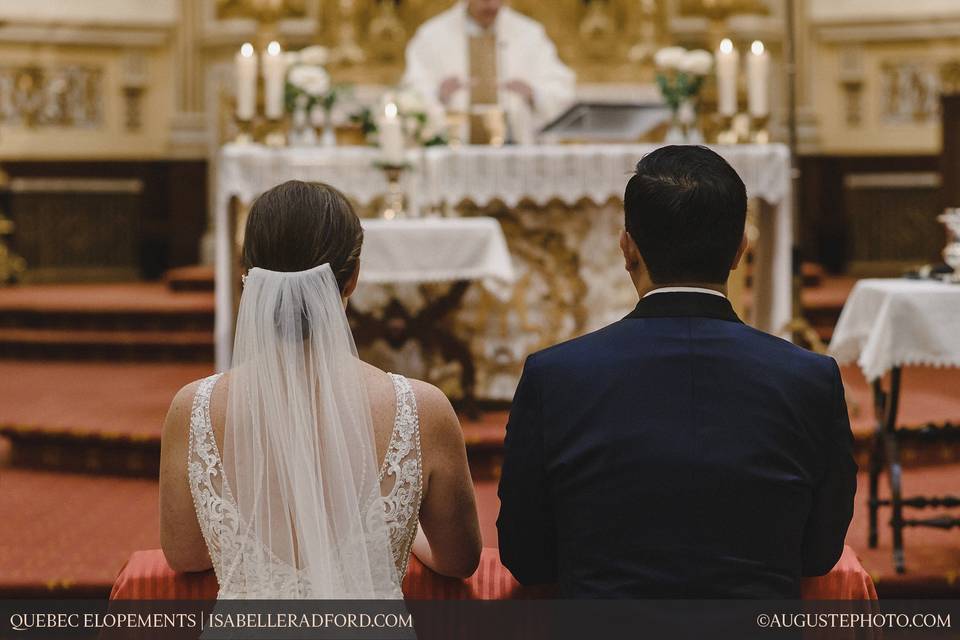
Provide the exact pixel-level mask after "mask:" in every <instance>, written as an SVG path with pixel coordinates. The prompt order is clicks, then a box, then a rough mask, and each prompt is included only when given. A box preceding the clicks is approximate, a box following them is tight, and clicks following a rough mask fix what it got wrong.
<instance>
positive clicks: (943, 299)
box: [830, 278, 960, 380]
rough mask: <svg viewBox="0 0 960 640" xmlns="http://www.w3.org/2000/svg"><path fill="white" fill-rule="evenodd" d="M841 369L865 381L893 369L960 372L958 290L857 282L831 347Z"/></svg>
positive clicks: (880, 281)
mask: <svg viewBox="0 0 960 640" xmlns="http://www.w3.org/2000/svg"><path fill="white" fill-rule="evenodd" d="M830 353H831V354H832V355H833V356H834V357H835V358H836V359H837V361H838V362H839V363H840V364H848V363H851V362H856V363H857V364H858V365H859V366H860V368H861V369H862V370H863V375H864V376H865V377H866V378H867V380H876V379H877V378H880V377H881V376H883V374H884V373H886V372H887V371H889V370H890V369H892V368H893V367H901V366H907V365H925V366H933V367H960V285H956V284H946V283H941V282H933V281H924V280H908V279H900V278H897V279H867V280H860V281H859V282H858V283H857V284H856V286H855V287H854V288H853V292H851V294H850V298H849V299H848V300H847V303H846V304H845V305H844V307H843V311H842V313H841V314H840V320H839V322H838V323H837V327H836V329H835V330H834V332H833V339H832V340H831V341H830Z"/></svg>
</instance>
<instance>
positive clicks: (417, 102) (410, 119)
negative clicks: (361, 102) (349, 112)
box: [355, 87, 447, 147]
mask: <svg viewBox="0 0 960 640" xmlns="http://www.w3.org/2000/svg"><path fill="white" fill-rule="evenodd" d="M391 102H392V103H394V104H396V105H397V116H398V117H399V118H400V123H401V126H402V128H403V133H404V136H405V137H406V138H407V143H408V144H409V146H417V147H428V146H434V145H441V144H446V142H447V136H446V131H447V117H446V112H445V111H444V110H443V107H441V106H440V105H438V104H436V103H433V102H431V101H429V100H426V99H424V97H423V96H422V95H421V94H420V93H419V92H417V91H416V90H414V89H411V88H409V87H404V88H401V89H399V90H397V91H391V92H387V93H385V94H384V95H383V96H382V97H381V98H380V101H379V102H378V103H377V104H376V105H375V106H374V107H372V108H368V109H365V110H364V111H363V112H362V113H360V114H358V115H357V116H356V118H355V119H357V120H359V121H360V123H361V124H362V126H363V130H364V132H365V133H366V135H367V141H368V142H370V143H371V144H376V142H377V129H378V125H379V120H380V118H381V117H382V114H383V113H384V112H385V110H386V108H387V104H389V103H391Z"/></svg>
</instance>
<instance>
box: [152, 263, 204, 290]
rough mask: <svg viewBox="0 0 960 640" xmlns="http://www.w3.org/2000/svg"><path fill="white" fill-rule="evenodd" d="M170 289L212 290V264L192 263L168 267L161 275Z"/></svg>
mask: <svg viewBox="0 0 960 640" xmlns="http://www.w3.org/2000/svg"><path fill="white" fill-rule="evenodd" d="M163 280H164V282H166V283H167V287H169V288H170V290H171V291H213V287H214V270H213V266H212V265H194V266H189V267H177V268H176V269H170V270H169V271H167V273H166V274H165V275H164V277H163Z"/></svg>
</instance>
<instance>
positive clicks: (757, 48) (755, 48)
mask: <svg viewBox="0 0 960 640" xmlns="http://www.w3.org/2000/svg"><path fill="white" fill-rule="evenodd" d="M763 49H764V47H763V43H762V42H760V41H759V40H754V41H753V44H751V45H750V51H751V52H752V53H753V55H755V56H762V55H763Z"/></svg>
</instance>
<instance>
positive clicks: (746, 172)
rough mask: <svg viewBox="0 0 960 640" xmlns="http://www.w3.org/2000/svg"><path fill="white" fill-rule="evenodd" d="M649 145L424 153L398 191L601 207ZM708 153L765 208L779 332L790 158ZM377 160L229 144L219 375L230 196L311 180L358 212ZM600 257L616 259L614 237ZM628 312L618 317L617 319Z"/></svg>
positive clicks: (225, 152) (762, 151)
mask: <svg viewBox="0 0 960 640" xmlns="http://www.w3.org/2000/svg"><path fill="white" fill-rule="evenodd" d="M657 146H658V145H652V144H631V145H540V146H516V147H503V148H491V147H474V146H461V147H456V148H454V147H434V148H429V149H422V150H411V151H410V152H409V154H408V161H409V162H410V164H411V167H412V169H411V170H410V171H408V172H406V174H405V177H404V180H405V188H406V191H407V193H408V195H409V198H410V201H411V202H410V203H409V204H410V208H411V209H413V210H417V209H421V210H422V209H426V208H429V207H436V206H441V205H444V204H446V205H451V206H456V205H457V204H460V203H462V202H465V201H469V202H471V203H473V204H475V205H477V206H479V207H483V206H487V205H489V204H491V203H492V202H494V201H496V200H499V201H502V202H503V203H505V204H506V205H507V206H511V207H512V206H516V204H517V203H519V202H521V201H523V200H530V201H532V202H534V203H537V204H544V203H547V202H550V201H554V200H555V201H560V202H562V203H564V204H566V205H576V204H577V203H578V202H580V201H581V200H584V199H586V200H589V201H591V202H593V203H595V204H598V205H600V204H603V203H606V202H608V201H610V200H612V199H617V200H619V199H622V197H623V190H624V188H625V186H626V184H627V181H628V179H629V177H630V175H631V174H632V172H633V168H634V166H635V164H636V163H637V161H639V160H640V158H641V157H643V156H644V155H645V154H647V153H649V152H651V151H653V150H654V149H656V148H657ZM714 149H715V150H716V151H717V152H718V153H719V154H720V155H722V156H723V157H724V158H726V159H727V161H728V162H730V164H731V165H732V166H733V167H734V169H736V170H737V172H738V173H739V174H740V176H741V178H743V181H744V183H745V184H746V187H747V194H748V196H750V197H751V198H757V199H759V200H761V201H762V202H763V203H765V204H766V205H767V207H766V208H765V210H764V211H763V212H762V214H761V215H760V217H759V220H758V221H757V222H758V226H759V231H760V234H759V239H758V242H757V249H756V251H757V254H756V255H757V260H756V264H755V268H754V273H755V276H754V313H753V319H752V322H753V324H754V325H755V326H757V327H758V328H760V329H763V330H765V331H770V332H772V333H780V332H781V331H782V329H783V327H784V326H785V325H786V323H787V322H788V321H789V319H790V314H791V309H790V285H791V280H790V273H791V271H790V254H791V245H792V240H793V229H792V222H791V220H792V218H791V207H792V197H793V194H792V187H791V181H790V158H789V152H788V150H787V148H786V147H785V146H783V145H780V144H770V145H756V146H755V145H736V146H726V147H724V146H720V147H714ZM378 156H379V152H378V151H377V150H376V149H373V148H367V147H333V148H323V147H315V148H284V149H269V148H266V147H263V146H261V145H235V144H230V145H226V146H225V147H223V148H222V149H221V151H220V155H219V159H218V163H217V167H216V170H217V187H216V204H215V211H214V216H215V219H214V234H215V238H216V254H217V255H216V308H217V319H216V342H217V346H216V349H217V364H218V367H221V368H222V367H223V366H224V364H225V362H227V359H225V358H226V357H227V355H226V354H229V351H230V346H231V345H230V344H229V336H230V335H232V327H230V323H231V322H232V306H231V305H232V303H231V299H230V297H231V283H232V282H233V278H234V275H233V274H231V264H230V255H231V251H230V242H231V239H230V237H229V225H228V224H227V221H228V216H229V206H230V201H231V199H232V198H234V197H236V198H238V199H239V200H240V201H241V202H243V203H245V204H247V205H249V204H250V203H251V202H252V201H253V199H254V198H255V197H256V196H257V195H259V194H260V193H262V192H264V191H266V190H267V189H269V188H271V187H273V186H275V185H277V184H279V183H281V182H283V181H285V180H290V179H294V178H296V179H301V180H319V181H323V182H327V183H329V184H332V185H334V186H336V187H337V188H338V189H340V190H341V191H343V192H344V193H345V194H346V195H347V196H348V197H350V198H352V199H353V200H354V201H356V202H357V203H359V204H361V205H369V204H370V203H372V202H373V201H374V200H375V199H376V198H378V197H380V196H382V195H383V194H384V193H385V192H386V181H385V178H384V176H383V172H382V171H380V170H379V169H377V168H375V166H374V163H375V161H376V160H377V159H378ZM610 251H614V252H615V251H617V241H616V238H611V239H610ZM627 311H629V309H625V310H624V313H626V312H627Z"/></svg>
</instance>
